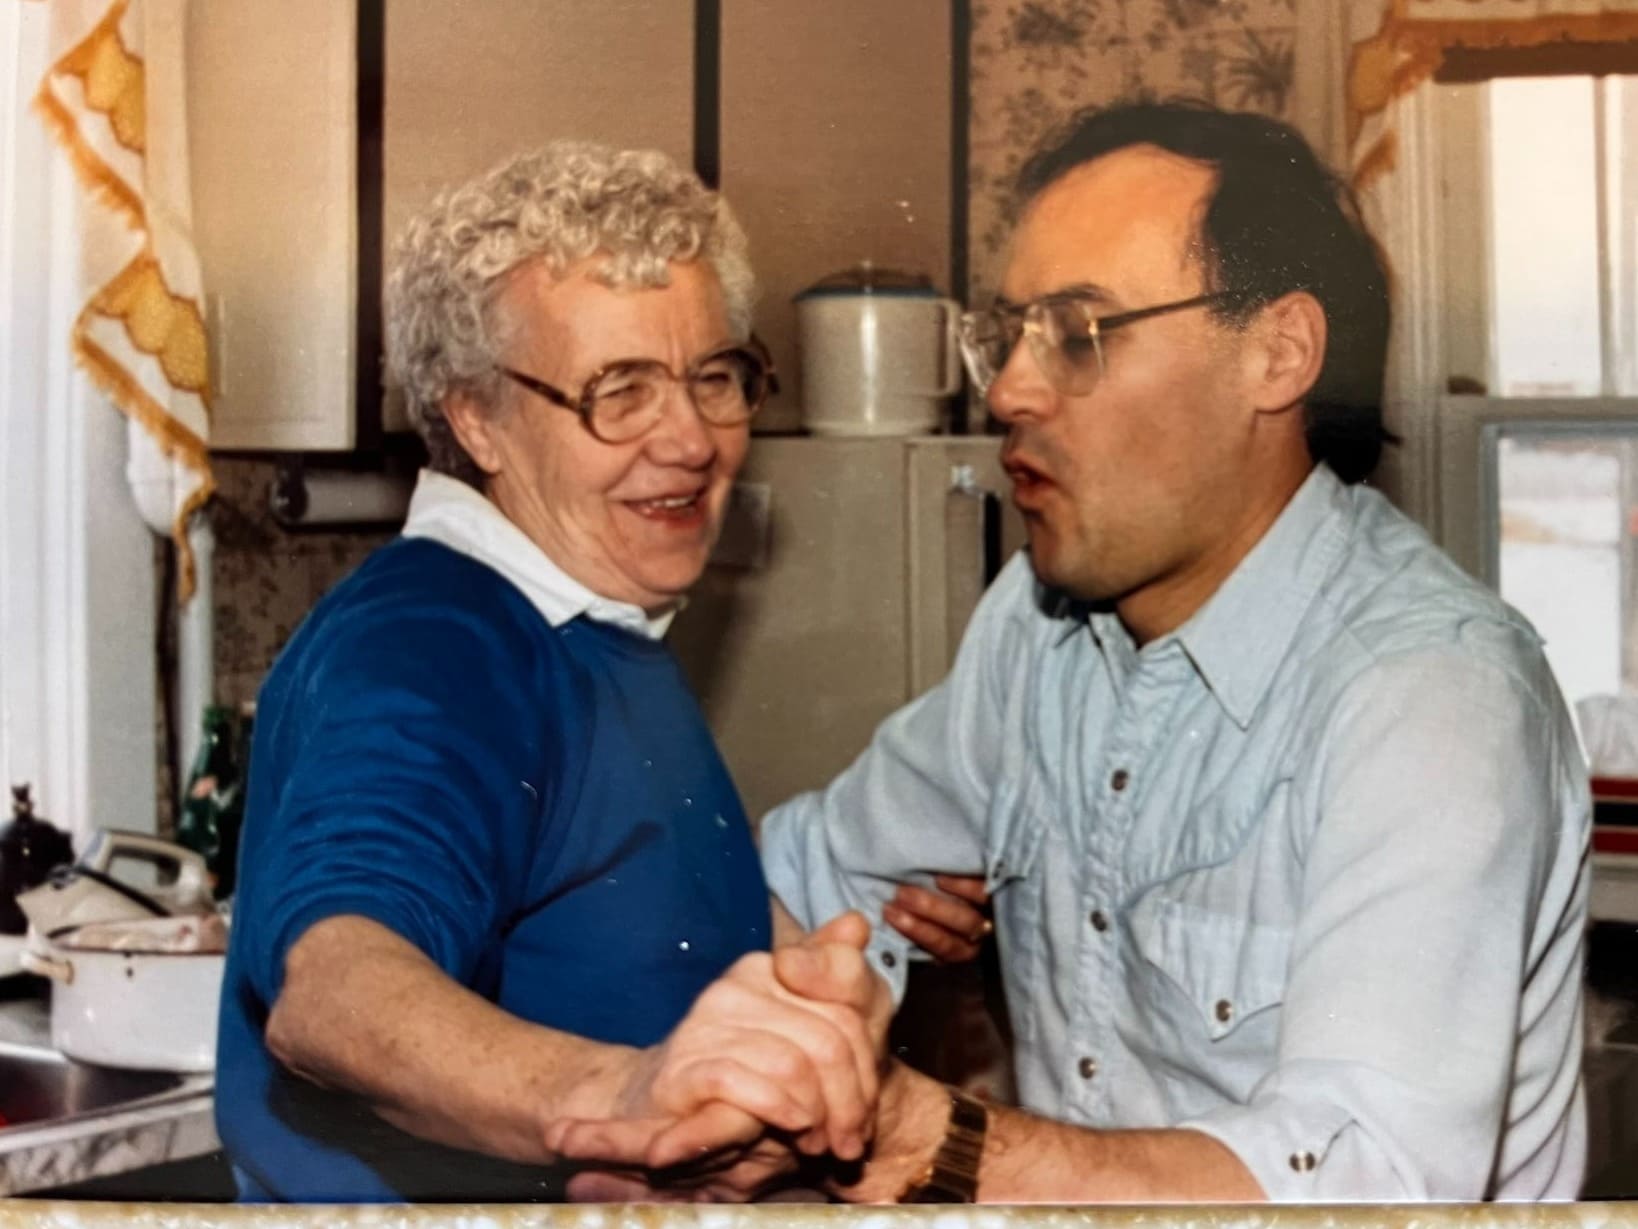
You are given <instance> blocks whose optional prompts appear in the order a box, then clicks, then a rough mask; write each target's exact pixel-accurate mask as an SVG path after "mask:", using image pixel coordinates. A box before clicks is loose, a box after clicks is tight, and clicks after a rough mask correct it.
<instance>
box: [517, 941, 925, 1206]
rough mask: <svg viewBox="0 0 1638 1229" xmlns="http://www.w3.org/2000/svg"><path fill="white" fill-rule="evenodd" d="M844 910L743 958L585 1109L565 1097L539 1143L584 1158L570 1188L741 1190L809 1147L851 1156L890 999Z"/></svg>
mask: <svg viewBox="0 0 1638 1229" xmlns="http://www.w3.org/2000/svg"><path fill="white" fill-rule="evenodd" d="M869 937H870V927H869V924H868V923H867V922H866V921H865V919H864V918H863V917H862V916H861V915H859V914H857V913H848V914H843V915H842V916H841V917H838V918H836V919H835V920H833V921H831V922H830V923H828V924H827V925H825V926H823V927H821V928H820V929H818V930H816V931H814V932H813V933H812V934H811V935H809V936H808V937H807V938H806V939H805V940H803V941H802V942H800V943H796V944H791V945H789V946H786V947H783V948H781V949H779V950H778V951H777V952H773V953H768V952H757V953H753V954H751V955H748V956H744V957H742V958H741V959H740V960H739V961H737V962H736V963H735V964H734V965H733V966H732V967H731V968H730V969H729V970H728V971H727V972H726V973H725V974H723V976H722V977H720V978H719V979H718V980H717V981H715V982H713V983H712V984H711V985H710V986H709V987H707V988H706V990H705V991H704V992H703V993H702V994H701V995H700V997H699V998H698V999H697V1000H695V1003H694V1005H693V1007H692V1008H690V1010H689V1012H688V1015H687V1016H686V1017H684V1019H683V1021H682V1023H681V1024H679V1025H678V1026H677V1028H676V1029H675V1030H674V1031H673V1032H672V1033H671V1035H670V1036H669V1037H668V1038H666V1040H665V1041H663V1042H661V1043H660V1044H659V1045H656V1046H652V1047H650V1048H648V1049H646V1050H637V1051H631V1052H628V1054H627V1055H626V1057H625V1059H624V1060H623V1061H622V1063H621V1064H620V1065H619V1066H618V1068H617V1069H616V1070H614V1071H612V1072H610V1073H609V1078H608V1079H607V1080H606V1081H603V1083H604V1085H605V1087H606V1089H607V1092H606V1093H605V1095H603V1096H601V1097H599V1098H597V1099H596V1100H595V1101H593V1102H592V1108H593V1114H594V1115H595V1114H599V1113H600V1114H601V1116H592V1115H587V1114H585V1113H583V1112H577V1111H579V1110H580V1109H581V1107H579V1106H571V1107H569V1109H568V1111H567V1113H566V1114H565V1115H564V1116H560V1117H558V1118H555V1119H554V1120H552V1121H551V1122H549V1123H548V1124H547V1126H546V1146H547V1148H548V1149H550V1150H551V1151H552V1152H553V1153H554V1154H556V1155H557V1156H559V1157H562V1158H564V1159H566V1160H569V1161H573V1162H577V1163H578V1164H581V1165H584V1166H586V1168H585V1169H583V1170H581V1171H580V1172H578V1173H577V1174H576V1176H575V1177H574V1178H572V1179H571V1180H570V1183H569V1187H568V1194H569V1196H570V1198H573V1199H579V1200H606V1201H616V1200H621V1201H624V1200H633V1199H662V1200H665V1199H671V1200H700V1199H715V1200H728V1201H740V1200H745V1199H751V1198H754V1197H755V1196H757V1195H758V1194H760V1193H762V1192H763V1191H765V1190H767V1189H768V1188H770V1187H771V1186H772V1185H774V1184H776V1183H778V1182H779V1181H781V1180H782V1179H783V1180H788V1179H789V1177H790V1176H791V1175H793V1174H794V1173H796V1171H797V1170H798V1169H799V1168H800V1167H801V1166H802V1165H803V1163H804V1162H805V1161H808V1160H809V1159H811V1158H823V1157H830V1158H834V1159H836V1160H838V1161H841V1162H853V1161H858V1160H860V1159H861V1158H862V1157H863V1156H864V1154H865V1152H866V1149H867V1148H868V1146H869V1144H870V1140H871V1136H872V1133H873V1131H874V1129H875V1116H876V1102H877V1096H878V1094H879V1092H880V1087H881V1077H882V1063H883V1055H884V1052H885V1046H886V1034H887V1024H888V1020H889V1018H890V1017H891V1015H892V1000H891V996H890V994H889V992H888V989H887V986H886V984H885V983H884V982H883V981H882V979H881V978H880V977H878V976H877V975H876V974H875V973H874V972H873V971H872V970H871V969H870V967H869V966H868V965H867V964H866V963H865V958H864V947H865V944H866V943H867V942H868V940H869Z"/></svg>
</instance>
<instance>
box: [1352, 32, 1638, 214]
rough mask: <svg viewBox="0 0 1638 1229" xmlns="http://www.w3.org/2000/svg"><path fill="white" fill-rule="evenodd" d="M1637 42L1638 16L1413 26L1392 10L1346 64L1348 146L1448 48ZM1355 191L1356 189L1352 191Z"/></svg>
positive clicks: (1427, 73) (1437, 63)
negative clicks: (1379, 27) (1367, 122)
mask: <svg viewBox="0 0 1638 1229" xmlns="http://www.w3.org/2000/svg"><path fill="white" fill-rule="evenodd" d="M1633 39H1638V13H1563V14H1557V15H1548V16H1541V17H1527V18H1520V19H1518V20H1511V21H1510V20H1501V19H1494V18H1491V19H1478V20H1474V21H1459V20H1446V21H1418V20H1412V19H1409V18H1406V17H1405V16H1404V6H1403V4H1402V3H1399V2H1397V0H1396V3H1395V4H1394V5H1393V7H1392V9H1391V11H1390V12H1389V14H1388V16H1387V18H1386V19H1385V20H1384V21H1383V23H1382V29H1381V30H1379V31H1378V32H1377V33H1376V34H1375V35H1373V36H1372V37H1371V38H1369V39H1366V40H1364V41H1363V42H1359V43H1356V44H1354V47H1353V49H1352V51H1351V52H1350V53H1349V57H1348V60H1349V63H1348V86H1347V96H1348V118H1347V133H1348V144H1349V145H1350V146H1351V145H1353V144H1354V143H1355V142H1356V141H1357V140H1358V139H1359V134H1360V132H1361V131H1362V130H1363V129H1364V126H1365V121H1366V120H1367V119H1368V118H1369V117H1370V116H1372V115H1374V114H1376V113H1377V112H1379V111H1381V110H1382V109H1383V108H1385V107H1386V106H1387V105H1388V104H1389V103H1390V102H1392V101H1393V100H1394V99H1395V98H1398V97H1400V96H1402V95H1404V94H1408V93H1409V92H1410V91H1411V90H1413V89H1415V88H1416V87H1417V86H1418V85H1420V84H1421V83H1422V82H1424V81H1426V80H1427V79H1428V78H1429V77H1431V76H1433V74H1434V73H1436V72H1438V71H1439V66H1440V65H1441V64H1442V63H1443V62H1444V58H1445V53H1446V52H1447V51H1448V50H1450V49H1451V48H1453V47H1472V48H1481V49H1482V48H1495V47H1540V46H1542V45H1544V44H1547V43H1555V42H1576V43H1612V42H1626V41H1629V40H1633ZM1356 186H1357V185H1356Z"/></svg>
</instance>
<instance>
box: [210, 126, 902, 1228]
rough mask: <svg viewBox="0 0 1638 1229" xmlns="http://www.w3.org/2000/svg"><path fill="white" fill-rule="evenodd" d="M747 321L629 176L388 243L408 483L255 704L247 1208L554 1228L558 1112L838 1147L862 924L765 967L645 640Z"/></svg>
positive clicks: (579, 166) (701, 727)
mask: <svg viewBox="0 0 1638 1229" xmlns="http://www.w3.org/2000/svg"><path fill="white" fill-rule="evenodd" d="M752 289H753V287H752V276H751V271H750V268H749V265H748V263H747V259H746V245H745V240H744V237H743V234H742V233H741V231H740V228H739V226H738V224H737V223H736V222H735V220H734V218H733V216H732V214H731V213H730V212H729V210H728V207H727V205H726V204H725V203H724V202H723V201H722V200H720V199H719V198H718V197H717V196H716V195H715V194H713V193H711V192H709V191H707V190H706V189H705V188H704V187H703V186H702V185H701V184H700V183H699V181H698V180H697V179H695V178H694V177H693V176H692V175H689V174H687V173H685V172H683V171H681V170H679V169H678V168H677V167H676V166H674V165H673V164H672V163H671V162H670V161H668V160H667V159H666V158H665V157H663V156H662V155H660V154H657V153H632V152H617V151H614V150H610V149H606V148H602V147H600V146H594V145H586V144H571V143H560V144H555V145H552V146H548V147H547V148H546V149H544V150H542V151H540V152H538V153H535V154H531V155H527V156H523V157H519V158H517V159H514V160H513V161H511V162H509V163H507V164H506V165H504V166H501V167H499V168H498V169H496V170H495V171H493V172H491V173H490V174H488V175H485V176H483V177H481V178H480V179H478V180H476V181H474V182H472V183H470V184H468V185H466V186H465V187H462V188H460V189H459V190H457V191H455V192H453V193H452V194H447V195H445V196H443V197H441V198H440V199H439V200H438V201H437V202H436V203H435V204H434V205H433V206H432V207H431V209H430V210H429V211H428V212H427V213H426V214H425V215H424V216H423V217H421V218H419V219H418V220H416V221H415V222H414V223H413V224H412V225H411V226H410V227H409V228H408V231H407V234H406V235H405V237H404V238H403V239H402V241H401V243H400V245H399V248H398V251H397V253H396V257H395V263H394V267H393V270H392V273H391V277H390V280H389V284H388V296H387V297H388V338H389V361H390V364H391V369H392V372H393V375H394V376H395V377H396V379H397V381H398V382H399V383H401V384H402V386H403V388H404V390H405V392H406V393H407V395H408V398H409V405H410V409H411V413H412V416H413V418H414V420H415V422H416V424H417V427H418V429H419V430H420V432H421V434H422V435H423V437H424V438H425V440H426V443H427V447H428V451H429V454H430V458H431V459H430V468H429V469H427V470H426V471H425V472H424V473H423V474H422V475H421V478H420V482H419V484H418V485H417V487H416V491H415V495H414V499H413V501H412V503H411V505H410V512H409V516H408V520H407V522H406V524H405V526H404V531H403V534H402V536H401V537H399V538H398V539H396V540H395V541H393V542H392V543H390V544H388V545H387V546H385V547H383V548H382V549H381V550H379V551H377V552H376V553H375V554H374V555H372V556H371V557H370V558H369V559H368V560H367V561H366V562H365V563H364V565H363V566H362V567H360V568H359V569H358V571H357V572H355V573H354V574H353V575H352V576H350V577H349V578H348V579H347V580H345V581H344V582H343V583H342V584H341V585H340V586H339V587H338V588H336V589H335V590H334V591H333V592H331V593H330V594H329V595H328V596H327V597H325V598H324V600H323V601H322V602H320V603H319V605H318V606H317V608H316V609H315V610H314V611H313V613H312V614H311V615H310V616H309V617H308V618H307V620H306V622H305V623H303V625H302V626H301V628H300V629H299V630H298V631H297V633H296V635H295V636H294V638H293V639H292V640H291V642H290V643H289V645H288V646H287V647H286V648H285V650H284V652H283V653H282V654H281V655H280V657H279V660H278V662H277V664H276V665H275V666H274V668H273V671H272V673H271V674H270V675H269V676H268V679H267V681H266V683H265V685H264V686H263V689H262V692H261V697H260V703H259V717H258V721H257V731H256V745H255V755H254V759H255V771H254V773H253V775H252V777H251V782H250V797H249V804H248V813H247V817H246V825H245V832H244V842H243V847H242V851H241V866H242V871H241V877H240V889H239V896H238V900H237V904H236V909H235V922H234V927H233V940H232V947H231V951H230V953H229V958H228V969H227V978H226V983H225V986H224V991H223V999H222V1016H221V1034H220V1036H221V1040H220V1048H219V1056H218V1070H217V1083H216V1087H217V1123H218V1128H219V1132H220V1135H221V1137H222V1140H223V1141H224V1143H225V1145H226V1147H227V1150H228V1153H229V1155H230V1157H231V1159H232V1161H233V1163H234V1167H235V1171H236V1174H237V1176H238V1179H239V1183H240V1188H241V1191H242V1193H243V1195H244V1196H245V1197H246V1198H250V1199H276V1200H349V1201H357V1200H402V1199H418V1198H419V1199H427V1198H460V1199H471V1198H488V1199H518V1198H540V1197H547V1198H550V1197H556V1196H558V1195H560V1194H561V1192H562V1179H563V1177H564V1171H563V1170H562V1168H561V1167H558V1166H555V1165H554V1163H553V1162H554V1159H555V1158H554V1157H553V1155H552V1152H551V1150H550V1149H549V1147H548V1139H549V1138H550V1135H551V1133H552V1132H553V1131H554V1130H557V1131H559V1132H560V1131H561V1130H562V1129H563V1127H562V1124H563V1123H565V1122H568V1121H571V1120H574V1119H576V1118H594V1119H595V1118H607V1117H617V1118H621V1119H623V1120H639V1121H648V1122H653V1123H654V1124H655V1129H656V1130H657V1131H661V1133H662V1134H663V1128H664V1127H665V1125H666V1124H667V1123H671V1124H673V1126H672V1130H674V1131H675V1130H678V1129H682V1130H684V1131H685V1132H686V1128H687V1124H688V1123H689V1122H697V1121H701V1120H702V1118H703V1119H706V1120H708V1119H709V1118H710V1115H711V1114H712V1113H713V1112H716V1111H719V1110H720V1111H722V1112H727V1113H731V1114H734V1115H737V1116H738V1118H737V1119H736V1120H737V1121H741V1122H743V1123H751V1122H756V1123H757V1124H758V1125H760V1124H761V1123H767V1124H770V1125H771V1126H772V1127H774V1128H778V1129H779V1130H781V1131H784V1132H787V1133H789V1134H788V1136H787V1138H789V1139H792V1140H795V1141H797V1142H798V1143H799V1146H800V1147H801V1148H802V1149H803V1150H805V1151H810V1152H824V1151H826V1150H829V1151H832V1152H834V1153H835V1154H837V1155H838V1156H841V1157H843V1158H852V1157H857V1156H858V1155H859V1154H860V1153H861V1151H862V1149H863V1147H864V1143H865V1135H866V1134H867V1132H868V1130H869V1126H868V1124H869V1122H870V1119H871V1114H872V1111H873V1101H874V1096H875V1065H874V1057H875V1053H876V1052H877V1050H876V1047H878V1046H879V1044H880V1032H881V1029H882V1027H883V1021H884V1019H885V1014H886V1012H885V1001H884V999H883V997H882V995H881V992H880V991H879V989H878V988H877V986H876V985H875V984H874V979H873V978H872V977H871V975H870V974H869V972H868V970H866V969H865V967H864V965H863V962H862V960H861V959H860V958H859V953H858V951H857V947H858V945H860V944H861V943H862V942H863V934H862V924H859V925H854V924H852V923H850V924H849V925H848V926H844V927H843V928H840V929H837V930H835V931H832V932H830V933H829V934H821V935H819V936H816V937H815V938H814V939H811V940H809V941H808V946H806V947H805V948H797V949H793V950H794V953H795V954H794V958H791V959H785V958H786V957H787V956H788V955H789V953H781V959H785V963H784V964H783V965H780V964H778V963H777V962H776V959H775V958H773V957H770V956H769V955H767V954H765V950H766V949H767V947H768V945H769V939H770V917H769V898H768V894H767V887H766V885H765V883H764V882H763V878H762V874H761V870H760V868H759V863H758V859H757V856H756V851H755V849H754V848H753V846H752V843H751V837H750V833H749V831H748V828H747V824H746V820H745V815H744V812H743V810H742V808H741V805H740V801H739V798H738V796H737V795H736V793H735V791H734V787H733V785H732V783H731V782H730V781H729V778H728V775H727V773H726V771H725V770H724V768H723V765H722V762H721V759H720V758H719V756H718V754H717V751H716V748H715V746H714V745H713V743H712V740H711V737H710V735H709V733H708V732H707V730H706V727H705V724H704V722H703V720H702V719H701V716H700V713H699V710H698V708H697V706H696V704H695V702H694V700H693V698H692V697H691V696H690V694H689V692H688V690H687V688H686V686H685V684H684V682H683V679H682V676H681V674H680V672H679V670H678V667H677V665H676V663H675V661H674V660H673V658H672V657H671V655H670V654H669V652H668V651H667V650H666V648H665V646H664V645H663V644H662V643H661V639H660V637H661V636H662V634H663V632H664V630H665V628H666V625H667V622H668V621H669V620H670V618H671V616H672V613H673V612H674V611H675V609H676V606H677V603H678V601H679V600H680V599H681V597H682V596H683V594H684V593H685V592H686V591H687V590H688V588H689V586H690V585H692V584H693V583H694V581H696V580H697V579H698V578H699V576H700V573H701V571H702V570H703V568H704V567H705V563H706V558H707V555H708V553H709V551H710V549H711V546H712V543H713V540H714V538H715V536H716V534H717V531H718V528H719V526H720V525H721V521H722V515H723V509H724V504H725V501H726V499H727V497H728V490H729V485H730V483H731V481H732V479H733V476H734V473H735V471H736V470H737V469H738V468H739V465H740V462H741V461H742V460H743V458H744V456H745V451H746V446H747V442H748V438H749V427H748V423H749V420H750V419H751V416H752V415H753V414H755V413H756V411H757V409H758V407H759V406H761V405H762V403H763V400H764V398H765V397H766V395H767V393H768V390H769V386H770V384H771V382H772V378H773V376H772V372H771V370H770V368H769V363H768V359H767V356H766V354H765V353H764V351H763V350H762V349H761V347H760V346H759V345H758V344H757V343H756V342H754V341H753V340H751V339H750V337H749V322H750V302H751V295H752ZM854 922H859V920H858V919H854ZM756 953H764V954H760V955H759V954H756ZM804 979H806V981H804ZM799 990H800V991H807V992H808V993H797V992H796V991H799ZM752 1116H754V1118H753V1117H752ZM679 1124H680V1125H679ZM749 1133H750V1132H747V1134H749ZM760 1147H761V1148H762V1149H763V1154H762V1155H760V1156H759V1157H757V1158H755V1159H754V1165H753V1161H752V1160H746V1159H744V1158H741V1159H740V1161H739V1164H740V1165H741V1166H746V1165H751V1166H753V1168H756V1167H757V1166H760V1168H756V1173H757V1176H762V1175H763V1174H764V1173H766V1172H769V1171H770V1168H777V1163H772V1164H771V1163H770V1162H769V1160H768V1158H767V1155H766V1149H767V1144H766V1142H764V1143H763V1144H762V1145H760ZM662 1151H663V1148H662ZM597 1189H603V1190H606V1189H608V1188H607V1187H602V1188H597Z"/></svg>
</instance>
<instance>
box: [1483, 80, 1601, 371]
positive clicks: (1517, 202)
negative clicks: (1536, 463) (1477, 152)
mask: <svg viewBox="0 0 1638 1229" xmlns="http://www.w3.org/2000/svg"><path fill="white" fill-rule="evenodd" d="M1489 89H1490V151H1489V153H1490V166H1491V193H1490V200H1491V218H1490V222H1491V225H1490V241H1491V270H1492V273H1491V279H1492V281H1491V285H1492V292H1493V295H1494V298H1493V312H1494V317H1493V324H1492V328H1493V339H1494V346H1493V349H1492V353H1493V354H1494V356H1495V379H1496V386H1497V388H1498V389H1499V391H1500V394H1501V395H1502V396H1504V397H1531V396H1558V395H1571V396H1596V395H1597V394H1599V393H1600V392H1602V391H1603V346H1602V342H1601V339H1600V328H1599V318H1600V312H1599V301H1598V163H1597V157H1598V152H1597V148H1596V143H1595V141H1596V138H1595V124H1594V110H1593V106H1594V98H1593V89H1594V83H1593V79H1592V78H1591V77H1511V78H1505V79H1501V80H1496V81H1492V82H1491V83H1490V86H1489Z"/></svg>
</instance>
